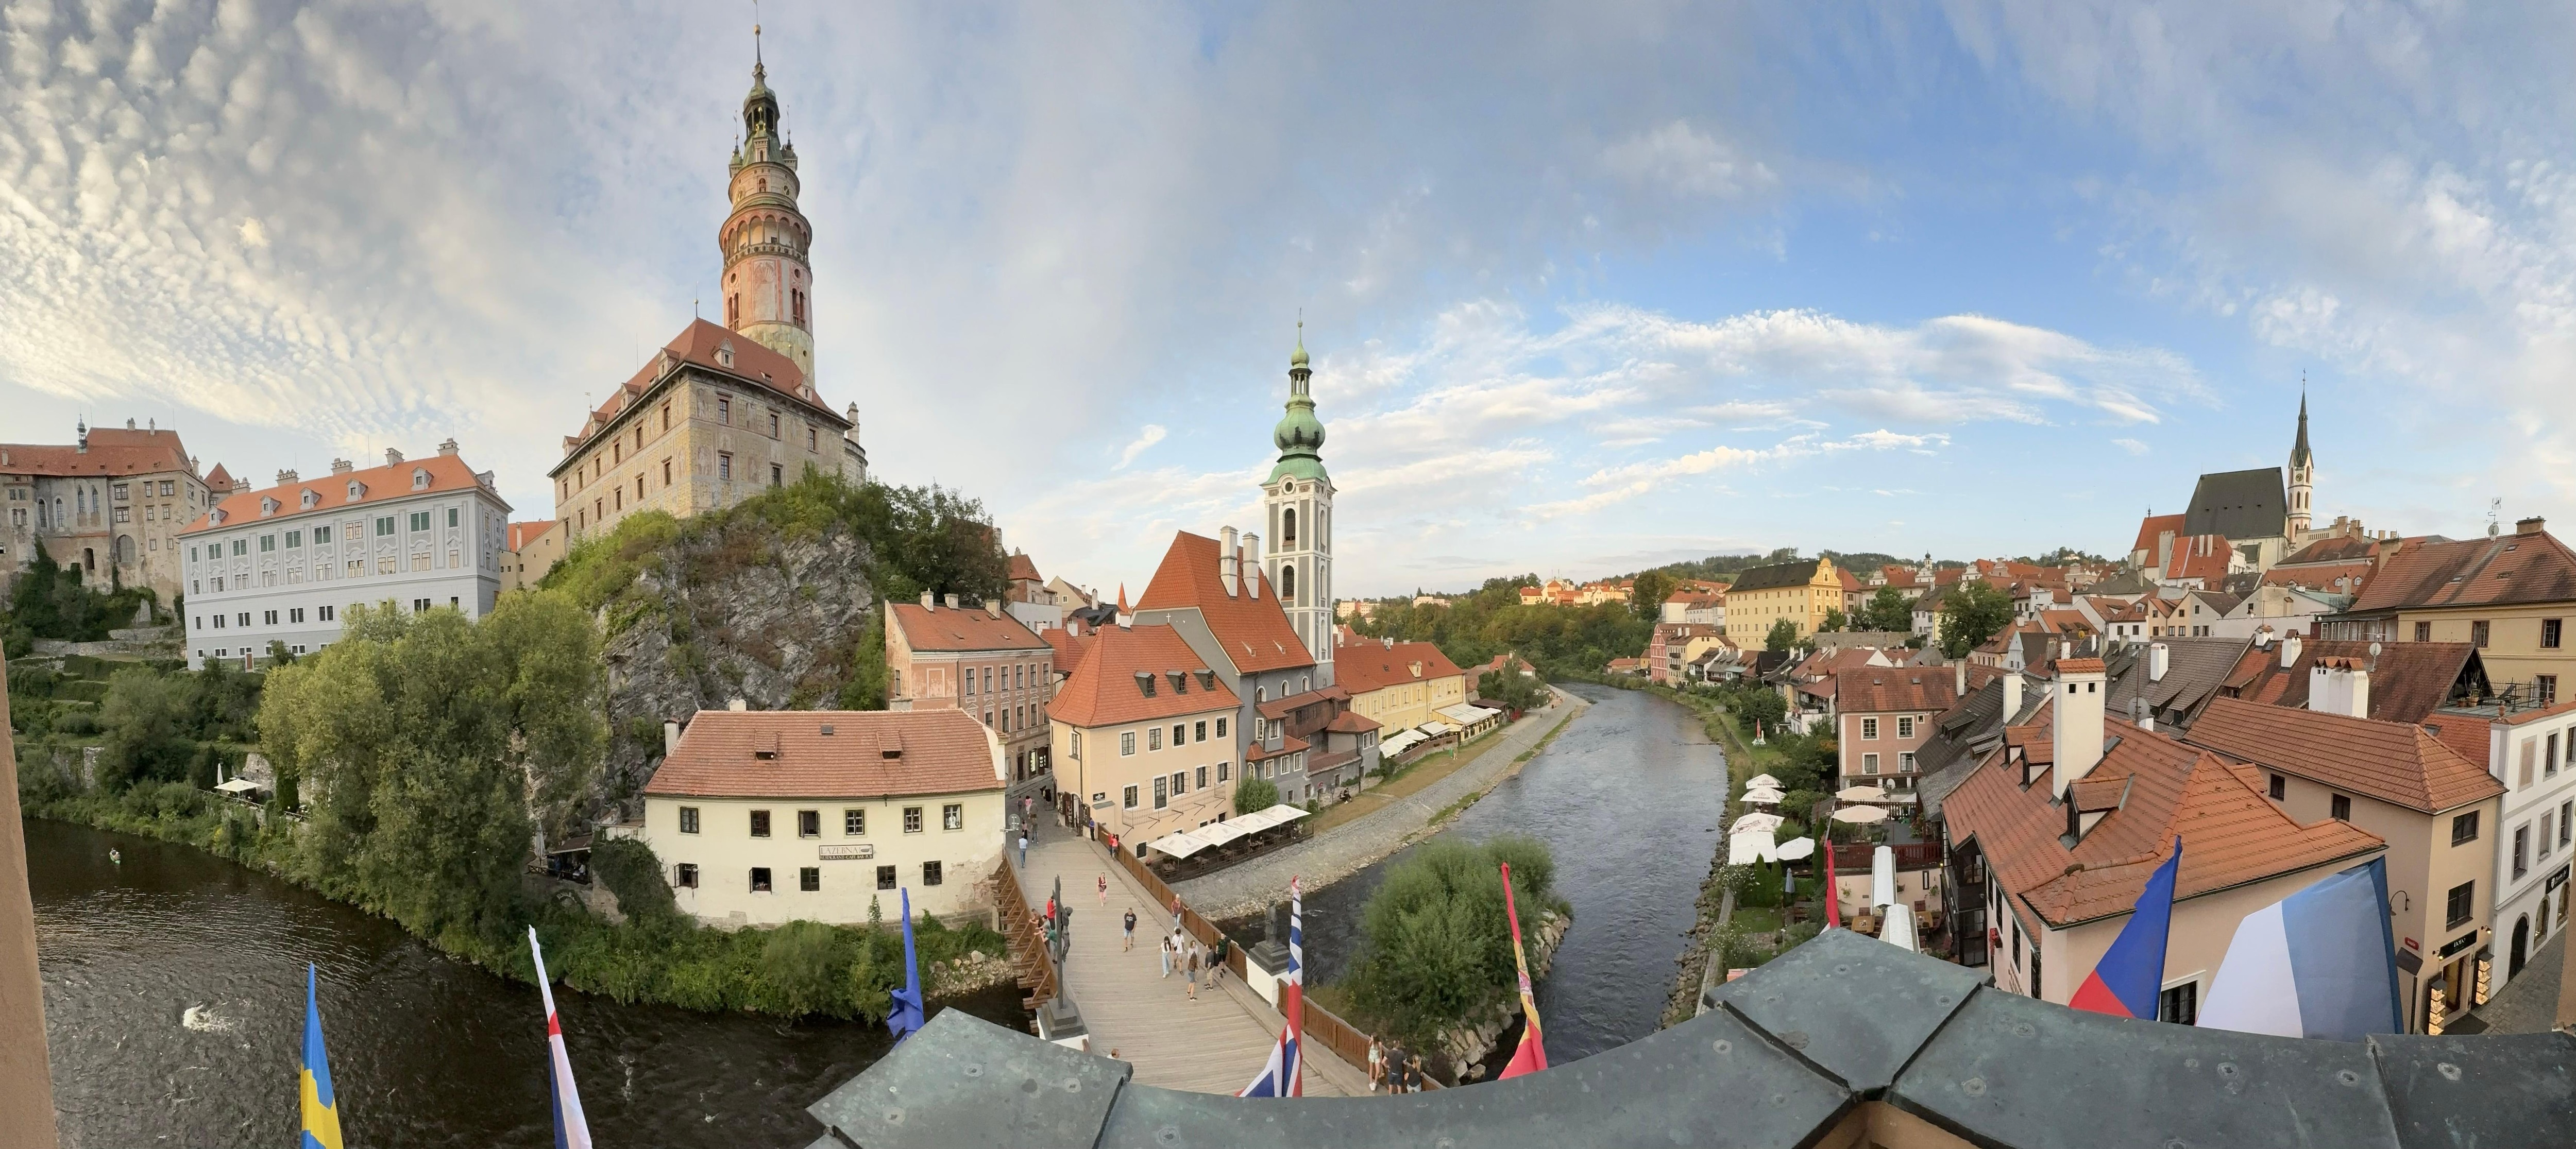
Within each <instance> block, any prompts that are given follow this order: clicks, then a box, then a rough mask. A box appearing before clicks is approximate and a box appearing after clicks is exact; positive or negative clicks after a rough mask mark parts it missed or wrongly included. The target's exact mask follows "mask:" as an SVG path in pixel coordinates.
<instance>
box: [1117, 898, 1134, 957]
mask: <svg viewBox="0 0 2576 1149" xmlns="http://www.w3.org/2000/svg"><path fill="white" fill-rule="evenodd" d="M1135 948H1136V911H1135V910H1134V909H1132V908H1131V909H1129V910H1128V911H1127V944H1125V945H1122V946H1119V947H1118V952H1120V953H1125V952H1127V951H1129V950H1132V949H1135Z"/></svg>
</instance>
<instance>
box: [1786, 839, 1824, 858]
mask: <svg viewBox="0 0 2576 1149" xmlns="http://www.w3.org/2000/svg"><path fill="white" fill-rule="evenodd" d="M1815 852H1816V840H1815V839H1814V838H1791V839H1789V840H1788V841H1786V842H1782V843H1780V848H1779V849H1778V850H1777V851H1776V853H1778V854H1779V856H1780V860H1781V861H1783V862H1794V861H1797V860H1798V859H1800V858H1804V857H1808V856H1810V855H1812V854H1814V853H1815Z"/></svg>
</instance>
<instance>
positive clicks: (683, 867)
mask: <svg viewBox="0 0 2576 1149" xmlns="http://www.w3.org/2000/svg"><path fill="white" fill-rule="evenodd" d="M671 884H672V885H673V886H676V887H678V888H680V889H683V890H694V889H697V888H698V866H697V863H695V862H682V863H680V864H679V865H677V866H674V867H672V875H671Z"/></svg>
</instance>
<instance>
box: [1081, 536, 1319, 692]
mask: <svg viewBox="0 0 2576 1149" xmlns="http://www.w3.org/2000/svg"><path fill="white" fill-rule="evenodd" d="M1217 557H1218V556H1217V542H1216V540H1215V539H1211V538H1205V537H1202V536H1199V535H1194V534H1191V533H1189V532H1187V531H1181V532H1179V533H1177V534H1175V535H1173V537H1172V549H1170V550H1169V551H1166V552H1164V553H1163V563H1162V565H1161V566H1158V567H1156V568H1154V578H1153V581H1151V582H1148V583H1146V584H1145V597H1143V598H1140V599H1138V600H1136V609H1137V610H1140V611H1150V610H1188V609H1193V608H1195V609H1196V610H1197V611H1198V612H1199V617H1200V618H1202V619H1204V620H1205V621H1206V622H1207V628H1208V632H1209V633H1211V634H1213V635H1215V636H1216V640H1217V642H1218V644H1219V645H1221V646H1222V647H1223V648H1224V649H1225V656H1226V658H1227V660H1228V661H1231V662H1232V663H1234V668H1235V669H1236V670H1238V671H1241V672H1244V673H1247V674H1249V673H1258V672H1260V671H1265V670H1283V669H1287V668H1291V667H1298V666H1312V665H1314V664H1315V656H1314V655H1313V654H1311V653H1308V652H1307V650H1306V644H1305V643H1304V642H1303V641H1300V640H1299V639H1298V637H1297V631H1296V630H1295V629H1294V628H1292V627H1290V626H1289V625H1288V614H1287V612H1286V611H1285V610H1283V609H1281V607H1280V605H1279V595H1278V593H1277V592H1276V591H1275V590H1274V589H1273V588H1272V587H1271V586H1270V580H1269V579H1268V578H1267V577H1266V576H1264V575H1263V574H1262V573H1261V571H1260V568H1259V567H1257V566H1253V565H1252V564H1246V566H1247V567H1250V569H1247V570H1245V571H1244V575H1245V578H1244V579H1242V580H1239V581H1238V584H1237V591H1236V593H1234V594H1231V595H1229V594H1227V593H1225V584H1224V583H1223V582H1221V581H1219V579H1218V573H1219V572H1218V569H1217ZM1121 589H1122V590H1123V589H1124V588H1121Z"/></svg>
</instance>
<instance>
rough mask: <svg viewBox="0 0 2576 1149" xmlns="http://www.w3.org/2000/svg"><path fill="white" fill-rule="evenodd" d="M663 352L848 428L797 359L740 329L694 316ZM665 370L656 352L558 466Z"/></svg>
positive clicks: (570, 442) (573, 439) (569, 443)
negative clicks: (721, 356) (724, 356)
mask: <svg viewBox="0 0 2576 1149" xmlns="http://www.w3.org/2000/svg"><path fill="white" fill-rule="evenodd" d="M728 346H729V347H730V349H731V353H732V355H733V365H732V366H730V367H728V366H726V365H724V363H722V362H721V361H719V360H718V359H717V358H716V353H717V352H718V351H720V350H724V349H726V348H727V347H728ZM662 350H663V351H665V352H667V353H668V354H669V355H670V357H671V358H674V359H678V360H681V361H683V362H687V363H691V364H694V365H696V366H698V367H701V368H704V369H705V370H707V371H710V372H713V373H715V374H718V375H729V376H732V377H734V378H735V379H737V380H740V381H741V382H742V384H743V385H744V386H746V387H757V388H760V389H763V390H766V391H768V392H770V393H771V394H774V395H776V396H777V397H778V398H779V399H780V400H782V401H785V402H789V403H794V404H797V405H799V406H802V407H804V408H805V409H806V410H807V411H808V412H809V413H811V414H814V415H816V416H819V417H820V418H821V419H822V420H823V421H825V422H827V423H830V424H831V425H833V426H836V427H845V426H848V423H847V421H846V420H844V419H843V418H842V417H841V414H840V412H837V411H834V410H832V409H831V408H830V407H827V406H825V405H824V404H823V398H822V396H820V395H818V394H816V393H815V391H814V389H813V388H812V387H810V386H808V385H807V384H806V381H805V373H804V371H802V370H801V369H799V368H798V367H797V366H796V361H795V360H793V359H789V358H788V357H786V356H784V355H781V354H779V353H777V352H775V351H772V350H770V349H769V348H767V347H765V346H762V345H761V343H760V341H759V340H756V339H753V338H752V337H750V336H748V335H744V334H742V333H741V332H739V331H734V330H732V329H730V328H727V327H723V326H721V325H719V324H716V323H712V322H710V321H708V320H705V319H695V320H691V321H690V322H689V325H688V326H687V327H683V328H681V329H680V334H679V335H677V336H675V337H673V338H672V340H671V341H670V342H669V343H665V344H663V345H662ZM663 372H664V365H663V361H662V357H661V356H655V357H654V361H653V362H651V363H647V364H645V365H644V366H643V367H641V368H639V369H637V371H636V372H635V374H634V375H632V376H630V377H629V378H628V379H627V380H626V382H625V383H623V384H620V385H619V386H618V388H617V389H616V390H614V391H611V392H609V395H608V399H607V400H606V401H605V402H602V403H601V404H600V405H599V406H598V407H596V408H594V409H593V410H592V411H591V412H590V418H589V419H588V420H587V421H585V423H584V425H583V427H582V429H581V433H580V434H578V435H567V436H565V437H564V462H563V463H557V464H556V465H555V470H556V471H560V470H562V469H563V467H564V465H565V464H566V463H569V462H570V461H571V459H572V456H574V455H576V454H579V453H580V452H581V448H582V446H583V445H584V444H586V443H588V442H590V440H591V438H592V437H594V436H596V435H598V434H599V433H600V432H603V431H605V430H607V429H608V426H609V424H611V423H614V422H616V421H617V416H618V415H620V414H622V413H624V412H625V410H626V408H627V405H628V404H630V403H633V402H636V401H637V400H639V399H641V398H643V396H644V394H645V393H646V392H648V391H650V390H652V389H653V384H654V383H656V382H658V381H660V380H661V378H662V376H663ZM551 473H552V472H549V474H551Z"/></svg>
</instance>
